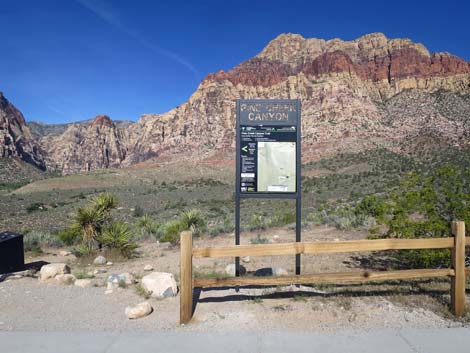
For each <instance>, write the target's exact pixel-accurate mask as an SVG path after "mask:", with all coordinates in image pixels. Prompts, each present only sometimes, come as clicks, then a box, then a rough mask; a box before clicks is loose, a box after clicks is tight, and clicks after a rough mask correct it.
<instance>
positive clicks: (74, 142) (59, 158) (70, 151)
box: [42, 115, 127, 174]
mask: <svg viewBox="0 0 470 353" xmlns="http://www.w3.org/2000/svg"><path fill="white" fill-rule="evenodd" d="M42 141H43V143H44V145H45V149H46V150H47V152H48V167H49V168H51V169H58V170H60V171H62V173H64V174H69V173H77V172H86V171H90V170H95V169H102V168H119V167H120V166H121V163H122V161H123V160H124V159H125V158H126V155H127V148H126V136H125V133H124V132H123V131H122V130H121V129H119V128H118V127H116V125H115V124H114V122H113V121H112V120H111V118H109V117H108V116H106V115H98V116H97V117H96V118H95V119H93V120H92V121H91V122H90V123H88V124H80V123H76V124H71V125H70V126H69V127H68V128H67V129H66V130H65V132H64V133H63V134H61V135H59V136H57V137H55V138H52V139H49V140H46V139H43V140H42Z"/></svg>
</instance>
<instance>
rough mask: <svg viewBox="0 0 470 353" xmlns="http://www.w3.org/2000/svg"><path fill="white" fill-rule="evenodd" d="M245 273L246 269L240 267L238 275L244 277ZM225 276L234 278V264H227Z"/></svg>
mask: <svg viewBox="0 0 470 353" xmlns="http://www.w3.org/2000/svg"><path fill="white" fill-rule="evenodd" d="M245 273H246V268H245V267H244V266H242V265H240V275H242V276H243V275H244V274H245ZM225 274H226V275H228V276H232V277H234V276H235V264H229V265H227V266H225Z"/></svg>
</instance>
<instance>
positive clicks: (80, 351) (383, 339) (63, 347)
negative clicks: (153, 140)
mask: <svg viewBox="0 0 470 353" xmlns="http://www.w3.org/2000/svg"><path fill="white" fill-rule="evenodd" d="M0 351H1V352H2V353H88V352H90V353H130V352H152V353H153V352H168V353H170V352H197V353H221V352H222V353H232V352H233V353H234V352H247V353H248V352H249V353H261V352H270V353H277V352H279V353H280V352H295V353H303V352H319V353H320V352H321V353H369V352H370V353H377V352H380V353H388V352H390V353H391V352H393V353H417V352H419V353H444V352H452V353H469V352H470V329H469V328H457V329H439V330H386V331H369V332H362V333H352V332H351V333H347V332H341V333H306V332H272V333H243V332H234V333H230V334H207V333H195V332H181V331H179V332H175V331H169V332H162V331H159V332H154V333H151V332H128V331H126V332H121V333H106V332H102V333H97V332H0Z"/></svg>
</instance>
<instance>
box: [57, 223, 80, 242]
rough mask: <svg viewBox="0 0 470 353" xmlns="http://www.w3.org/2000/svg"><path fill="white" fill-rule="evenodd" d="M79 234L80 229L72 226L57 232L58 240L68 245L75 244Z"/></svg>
mask: <svg viewBox="0 0 470 353" xmlns="http://www.w3.org/2000/svg"><path fill="white" fill-rule="evenodd" d="M80 236H81V234H80V229H79V228H77V227H73V226H70V227H67V228H65V229H63V230H61V231H60V232H59V233H58V234H57V237H58V238H59V239H60V241H61V242H62V243H64V244H65V245H69V246H70V245H74V244H76V243H77V242H78V241H79V240H80Z"/></svg>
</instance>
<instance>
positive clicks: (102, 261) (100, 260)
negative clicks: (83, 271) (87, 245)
mask: <svg viewBox="0 0 470 353" xmlns="http://www.w3.org/2000/svg"><path fill="white" fill-rule="evenodd" d="M93 263H94V264H95V265H104V264H106V258H105V257H104V256H101V255H100V256H97V257H96V258H95V259H94V260H93Z"/></svg>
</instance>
